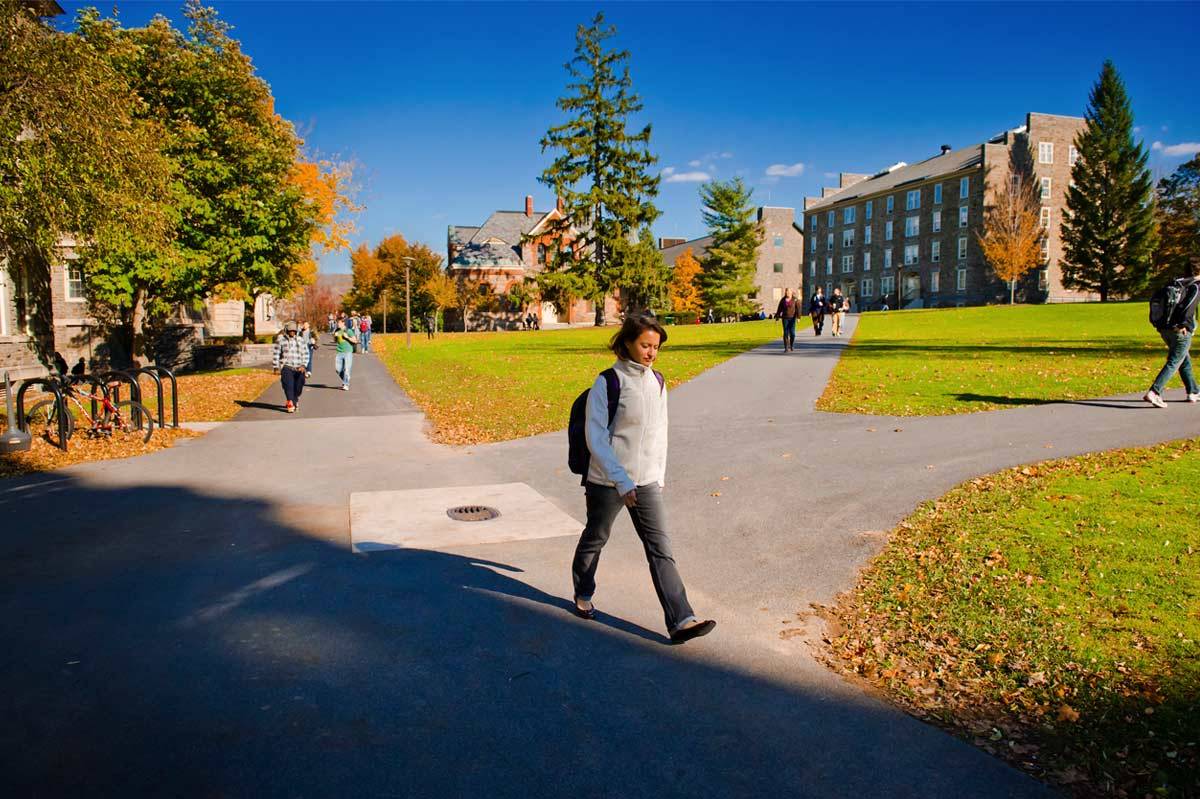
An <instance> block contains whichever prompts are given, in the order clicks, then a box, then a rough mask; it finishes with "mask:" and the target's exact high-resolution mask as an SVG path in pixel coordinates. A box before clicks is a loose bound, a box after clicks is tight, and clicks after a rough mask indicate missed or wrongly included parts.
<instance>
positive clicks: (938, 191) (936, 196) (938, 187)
mask: <svg viewBox="0 0 1200 799" xmlns="http://www.w3.org/2000/svg"><path fill="white" fill-rule="evenodd" d="M933 204H934V205H941V204H942V184H941V183H934V184H933Z"/></svg>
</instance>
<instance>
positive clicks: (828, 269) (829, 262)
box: [825, 255, 833, 275]
mask: <svg viewBox="0 0 1200 799" xmlns="http://www.w3.org/2000/svg"><path fill="white" fill-rule="evenodd" d="M825 274H827V275H832V274H833V256H832V255H830V256H828V257H827V258H826V259H825Z"/></svg>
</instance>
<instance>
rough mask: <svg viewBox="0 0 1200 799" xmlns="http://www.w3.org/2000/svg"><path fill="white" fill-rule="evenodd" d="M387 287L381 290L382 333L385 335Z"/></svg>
mask: <svg viewBox="0 0 1200 799" xmlns="http://www.w3.org/2000/svg"><path fill="white" fill-rule="evenodd" d="M387 312H388V307H387V289H384V290H383V334H384V335H385V336H386V335H387Z"/></svg>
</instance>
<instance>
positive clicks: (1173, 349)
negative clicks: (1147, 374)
mask: <svg viewBox="0 0 1200 799" xmlns="http://www.w3.org/2000/svg"><path fill="white" fill-rule="evenodd" d="M1159 335H1160V336H1162V340H1163V343H1164V344H1166V345H1167V362H1166V363H1165V364H1163V368H1162V369H1160V370H1159V372H1158V377H1156V378H1154V385H1153V386H1151V387H1150V388H1151V390H1152V391H1154V393H1155V394H1159V395H1161V394H1162V393H1163V390H1164V389H1165V388H1166V387H1167V381H1168V380H1170V379H1171V378H1172V377H1174V376H1175V372H1176V371H1178V372H1179V377H1180V378H1182V379H1183V387H1184V388H1186V389H1187V393H1189V394H1200V387H1197V385H1196V378H1195V377H1193V376H1192V356H1191V354H1190V353H1189V350H1190V349H1191V348H1192V334H1191V333H1189V332H1188V331H1187V330H1182V331H1179V332H1176V331H1174V330H1160V331H1159Z"/></svg>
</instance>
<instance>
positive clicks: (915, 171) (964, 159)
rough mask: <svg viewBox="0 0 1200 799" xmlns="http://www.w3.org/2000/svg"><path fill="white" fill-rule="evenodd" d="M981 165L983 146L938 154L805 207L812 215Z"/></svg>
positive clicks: (873, 176) (867, 180)
mask: <svg viewBox="0 0 1200 799" xmlns="http://www.w3.org/2000/svg"><path fill="white" fill-rule="evenodd" d="M982 163H983V146H982V145H979V144H972V145H971V146H970V147H963V148H962V149H959V150H951V151H950V152H948V153H945V154H939V155H935V156H933V157H932V158H927V159H925V160H924V161H921V162H920V163H916V164H908V165H907V166H902V167H899V168H897V169H892V170H891V171H887V170H885V171H883V172H879V173H876V174H875V175H872V176H871V177H869V178H867V179H866V180H862V181H859V182H858V183H855V184H852V185H850V186H847V187H846V188H844V189H842V190H840V191H837V192H834V193H833V194H831V195H829V196H828V197H822V198H821V199H820V200H819V201H818V202H816V203H813V204H812V205H810V206H809V207H808V208H806V209H805V213H811V212H813V211H816V210H818V209H820V208H824V207H826V206H829V205H836V204H837V203H840V202H845V201H846V200H852V199H854V198H855V197H863V196H866V195H868V194H875V193H877V192H881V191H887V190H888V189H895V188H900V187H902V186H905V185H907V184H909V183H916V182H918V181H922V180H927V179H929V178H935V177H938V176H939V175H949V174H951V173H953V172H959V171H961V170H964V169H970V168H972V167H977V166H979V165H980V164H982Z"/></svg>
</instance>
